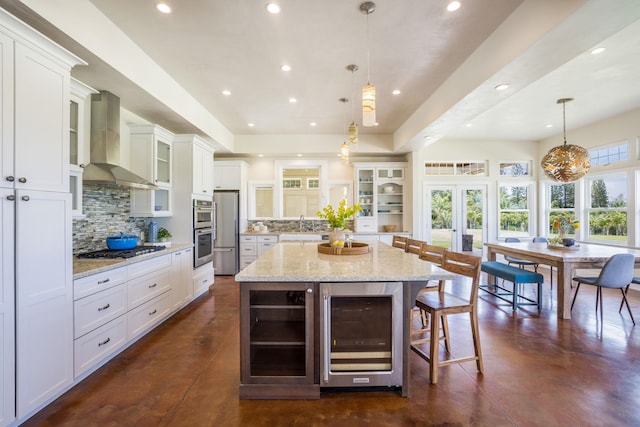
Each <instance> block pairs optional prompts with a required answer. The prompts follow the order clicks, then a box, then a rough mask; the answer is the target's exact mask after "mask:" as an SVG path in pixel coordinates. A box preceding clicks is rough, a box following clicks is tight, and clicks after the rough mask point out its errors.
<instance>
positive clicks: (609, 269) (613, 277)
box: [571, 254, 636, 325]
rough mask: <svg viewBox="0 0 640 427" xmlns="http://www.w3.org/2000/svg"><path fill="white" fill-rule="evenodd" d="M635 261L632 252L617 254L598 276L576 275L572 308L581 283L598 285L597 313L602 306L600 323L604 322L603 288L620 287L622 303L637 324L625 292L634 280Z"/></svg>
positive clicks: (609, 260)
mask: <svg viewBox="0 0 640 427" xmlns="http://www.w3.org/2000/svg"><path fill="white" fill-rule="evenodd" d="M634 263H635V257H634V256H633V255H632V254H616V255H613V256H611V257H610V258H609V259H608V260H607V262H606V263H605V264H604V267H602V270H600V274H599V275H598V276H590V277H583V276H577V277H574V278H573V280H574V281H576V282H578V286H577V287H576V292H575V294H574V295H573V301H571V310H573V305H574V304H575V302H576V297H577V296H578V291H579V290H580V285H581V284H583V283H584V284H587V285H593V286H597V291H596V313H597V312H598V306H600V324H602V312H603V311H604V306H603V305H602V288H611V289H620V292H622V303H624V304H626V305H627V310H629V316H631V321H632V322H633V324H634V325H635V324H636V321H635V320H634V318H633V314H632V313H631V308H630V307H629V301H627V295H626V293H625V288H627V286H629V284H630V283H631V282H632V280H633V265H634ZM621 308H622V307H621Z"/></svg>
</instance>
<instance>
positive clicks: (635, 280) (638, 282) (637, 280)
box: [618, 276, 640, 313]
mask: <svg viewBox="0 0 640 427" xmlns="http://www.w3.org/2000/svg"><path fill="white" fill-rule="evenodd" d="M631 283H633V284H634V285H640V276H638V277H634V278H633V279H631ZM631 283H629V284H628V285H627V287H626V288H625V289H624V294H625V296H626V295H627V294H628V293H629V286H631ZM623 305H624V300H622V301H620V308H619V309H618V313H620V312H621V311H622V306H623ZM627 306H628V304H627Z"/></svg>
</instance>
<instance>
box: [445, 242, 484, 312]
mask: <svg viewBox="0 0 640 427" xmlns="http://www.w3.org/2000/svg"><path fill="white" fill-rule="evenodd" d="M441 267H442V268H443V269H445V270H447V271H450V272H451V273H455V274H459V275H461V276H466V277H470V278H471V291H470V293H469V302H470V303H471V304H472V305H474V306H475V303H476V301H477V299H478V289H479V286H480V274H481V268H482V258H481V257H479V256H475V255H470V254H463V253H460V252H451V251H446V252H445V253H444V262H443V263H442V266H441ZM454 282H455V281H454ZM443 286H444V285H443V284H440V288H441V289H439V291H440V292H443V291H444V289H442V288H443Z"/></svg>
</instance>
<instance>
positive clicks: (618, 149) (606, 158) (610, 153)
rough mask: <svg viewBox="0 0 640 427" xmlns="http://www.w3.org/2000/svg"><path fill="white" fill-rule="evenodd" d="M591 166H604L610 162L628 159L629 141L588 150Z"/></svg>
mask: <svg viewBox="0 0 640 427" xmlns="http://www.w3.org/2000/svg"><path fill="white" fill-rule="evenodd" d="M589 157H590V158H591V166H606V165H608V164H611V163H616V162H622V161H624V160H628V159H629V143H628V142H626V141H625V142H624V143H622V144H616V145H612V146H609V147H604V148H598V149H594V150H589Z"/></svg>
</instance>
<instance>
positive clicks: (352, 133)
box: [347, 64, 358, 145]
mask: <svg viewBox="0 0 640 427" xmlns="http://www.w3.org/2000/svg"><path fill="white" fill-rule="evenodd" d="M347 70H349V71H351V98H352V99H355V97H354V93H353V92H354V90H353V87H354V83H353V73H355V72H356V71H358V66H357V65H355V64H351V65H347ZM357 143H358V125H357V124H356V103H355V102H353V103H352V104H351V124H350V125H349V144H350V145H356V144H357Z"/></svg>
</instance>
